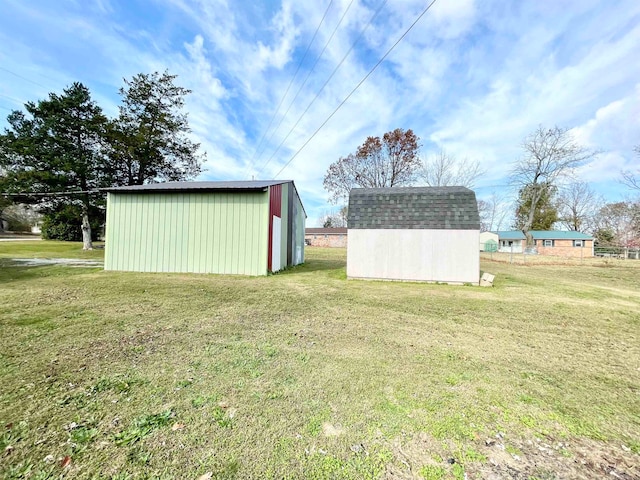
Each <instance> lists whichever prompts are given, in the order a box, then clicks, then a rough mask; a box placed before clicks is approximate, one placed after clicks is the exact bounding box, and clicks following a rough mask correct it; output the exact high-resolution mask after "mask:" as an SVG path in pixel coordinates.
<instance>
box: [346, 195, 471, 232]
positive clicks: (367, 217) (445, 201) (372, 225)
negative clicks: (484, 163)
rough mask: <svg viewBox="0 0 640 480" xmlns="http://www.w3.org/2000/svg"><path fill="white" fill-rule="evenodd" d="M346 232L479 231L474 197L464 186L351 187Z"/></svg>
mask: <svg viewBox="0 0 640 480" xmlns="http://www.w3.org/2000/svg"><path fill="white" fill-rule="evenodd" d="M347 224H348V227H349V229H433V230H480V216H479V215H478V205H477V203H476V195H475V193H474V192H473V191H472V190H469V189H468V188H465V187H392V188H354V189H352V190H351V193H350V195H349V210H348V215H347Z"/></svg>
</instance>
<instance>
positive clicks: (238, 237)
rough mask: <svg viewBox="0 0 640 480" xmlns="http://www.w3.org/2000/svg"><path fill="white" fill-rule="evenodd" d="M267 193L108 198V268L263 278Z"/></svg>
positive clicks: (149, 195) (265, 269)
mask: <svg viewBox="0 0 640 480" xmlns="http://www.w3.org/2000/svg"><path fill="white" fill-rule="evenodd" d="M267 214H268V194H267V193H266V192H237V193H236V192H234V193H231V194H229V193H220V192H216V193H144V194H136V193H110V194H109V201H108V208H107V241H106V252H105V269H107V270H128V271H147V272H198V273H234V274H248V275H265V274H266V271H267V268H266V267H267V243H268V238H267V234H268V230H267V228H266V225H265V219H266V218H267Z"/></svg>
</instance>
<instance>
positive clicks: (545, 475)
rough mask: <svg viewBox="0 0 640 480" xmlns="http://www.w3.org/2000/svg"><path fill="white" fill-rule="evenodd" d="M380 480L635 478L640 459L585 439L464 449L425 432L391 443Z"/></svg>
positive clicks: (499, 441)
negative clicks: (388, 458) (389, 455)
mask: <svg viewBox="0 0 640 480" xmlns="http://www.w3.org/2000/svg"><path fill="white" fill-rule="evenodd" d="M390 450H391V451H392V452H393V456H394V461H393V462H391V463H389V464H388V466H387V470H386V472H385V478H387V479H394V480H410V479H424V478H427V479H440V478H442V479H444V478H483V479H487V480H511V479H515V480H529V479H532V478H536V479H541V480H542V479H545V480H547V479H548V480H551V479H562V478H574V479H600V478H605V477H606V478H612V479H623V480H636V479H639V478H640V455H637V454H635V453H633V451H631V449H630V448H629V447H627V446H625V445H611V444H607V443H604V442H599V441H595V440H590V439H584V438H582V439H571V440H562V441H557V440H554V439H551V438H533V439H526V440H522V439H511V438H509V439H507V438H505V436H504V435H503V434H498V435H496V436H495V437H493V438H487V439H485V440H484V441H475V442H472V443H470V444H467V445H461V444H456V443H452V442H451V441H449V440H438V439H436V438H434V437H432V436H430V435H428V434H427V433H424V432H423V433H421V434H419V435H418V436H417V437H414V438H413V439H411V440H409V441H407V440H401V439H396V440H395V441H394V442H392V444H391V446H390Z"/></svg>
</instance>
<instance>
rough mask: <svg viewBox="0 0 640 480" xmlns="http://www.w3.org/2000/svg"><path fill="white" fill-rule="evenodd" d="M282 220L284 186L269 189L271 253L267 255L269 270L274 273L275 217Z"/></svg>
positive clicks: (274, 186)
mask: <svg viewBox="0 0 640 480" xmlns="http://www.w3.org/2000/svg"><path fill="white" fill-rule="evenodd" d="M274 216H276V217H278V218H282V184H280V185H271V186H270V187H269V252H268V255H267V259H268V260H267V269H268V270H269V271H270V272H271V271H272V268H271V267H272V265H271V264H272V255H273V217H274Z"/></svg>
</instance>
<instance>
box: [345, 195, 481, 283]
mask: <svg viewBox="0 0 640 480" xmlns="http://www.w3.org/2000/svg"><path fill="white" fill-rule="evenodd" d="M348 237H349V243H348V246H347V277H348V278H365V279H383V280H409V281H411V280H413V281H427V282H446V283H459V284H461V283H471V284H474V285H477V284H478V282H479V277H480V252H479V251H478V245H479V243H480V217H479V215H478V206H477V203H476V196H475V193H474V192H473V191H472V190H469V189H468V188H465V187H404V188H354V189H353V190H351V194H350V195H349V211H348Z"/></svg>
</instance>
